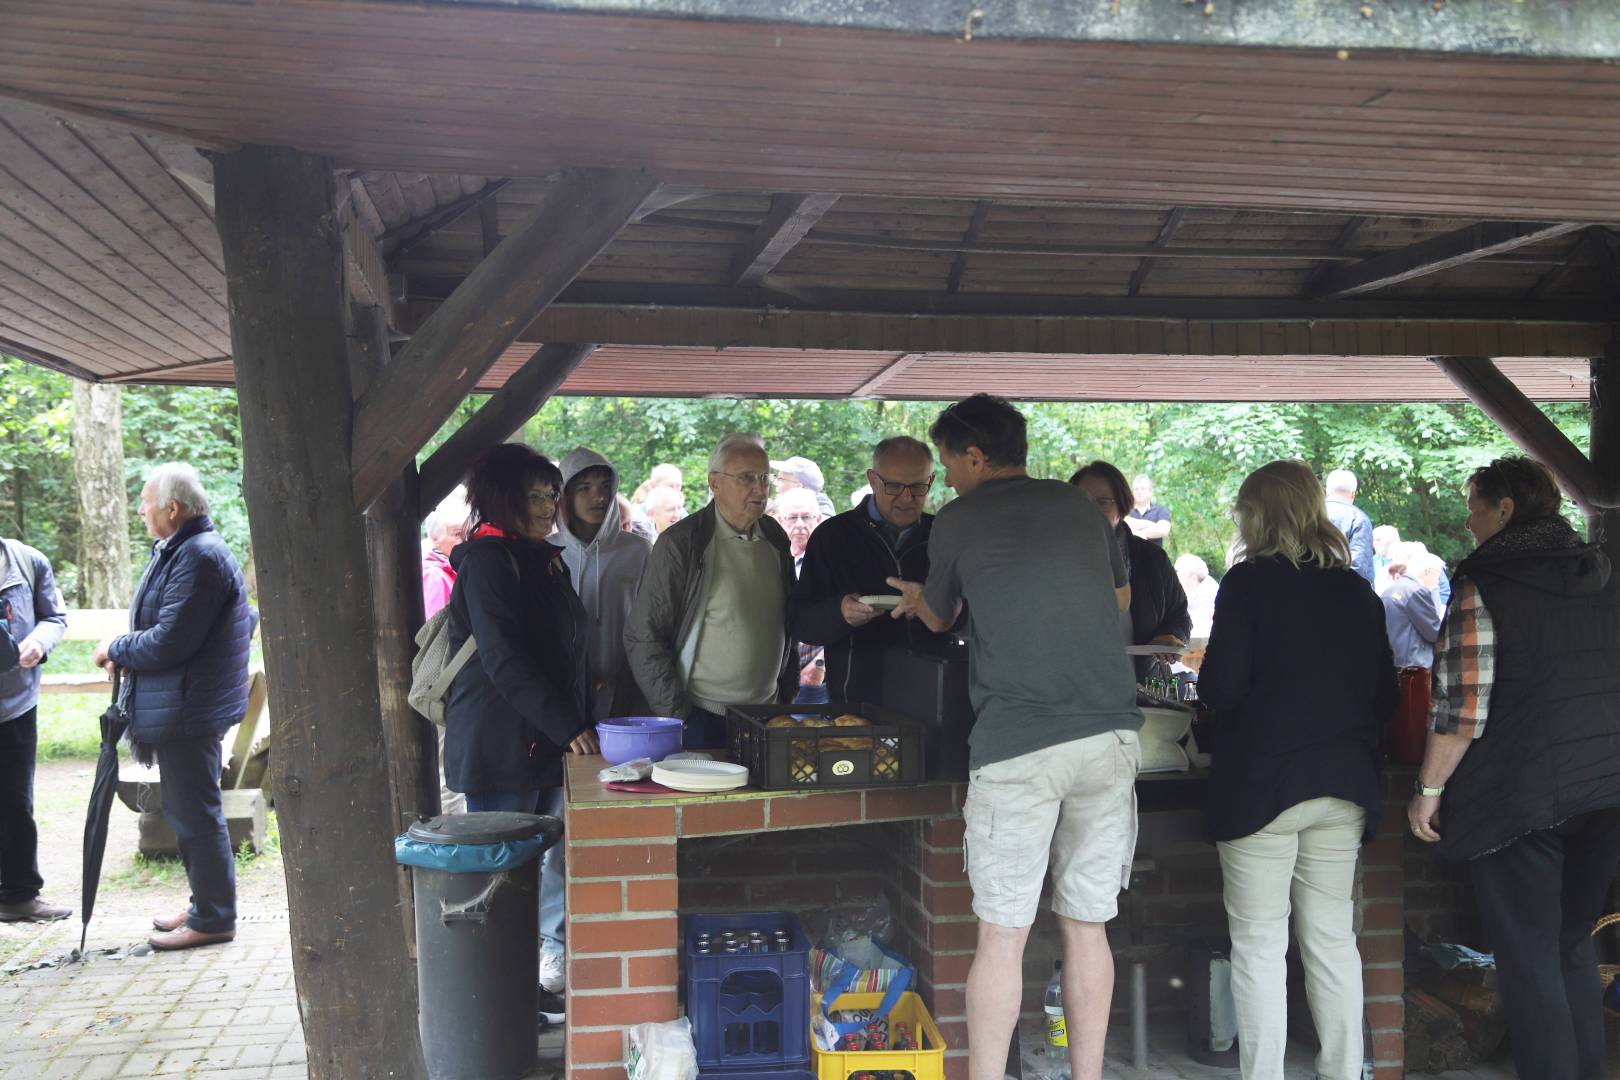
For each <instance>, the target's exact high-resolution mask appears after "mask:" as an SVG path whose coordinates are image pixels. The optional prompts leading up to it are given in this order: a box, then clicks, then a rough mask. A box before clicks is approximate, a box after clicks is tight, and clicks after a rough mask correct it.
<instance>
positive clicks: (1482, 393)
mask: <svg viewBox="0 0 1620 1080" xmlns="http://www.w3.org/2000/svg"><path fill="white" fill-rule="evenodd" d="M1432 359H1433V360H1434V362H1435V363H1436V364H1437V365H1439V367H1440V369H1441V370H1442V371H1444V372H1445V373H1446V376H1447V377H1448V378H1449V379H1451V381H1452V382H1453V383H1455V384H1456V385H1457V388H1458V389H1459V390H1461V391H1462V392H1463V393H1465V394H1467V395H1468V398H1469V400H1470V401H1472V402H1473V403H1474V404H1475V405H1478V406H1479V409H1480V411H1481V412H1483V413H1484V414H1485V415H1486V416H1488V417H1490V418H1491V419H1492V420H1493V421H1494V422H1495V423H1496V426H1497V427H1499V428H1501V429H1502V431H1503V432H1504V433H1506V435H1507V437H1508V438H1509V439H1512V440H1513V444H1514V445H1515V446H1517V447H1519V449H1521V450H1523V451H1524V452H1525V453H1526V454H1529V455H1530V456H1531V457H1533V458H1535V459H1536V460H1537V461H1539V462H1541V463H1542V464H1543V465H1545V466H1547V468H1549V469H1551V470H1552V474H1553V477H1554V478H1555V479H1557V481H1558V486H1559V487H1561V488H1563V489H1564V494H1566V495H1568V496H1569V497H1570V498H1571V499H1573V500H1575V503H1576V505H1578V506H1579V507H1580V508H1581V509H1582V510H1584V511H1586V512H1587V513H1591V512H1592V510H1593V509H1594V507H1596V506H1598V505H1600V504H1601V503H1602V502H1603V501H1604V500H1605V499H1606V498H1607V496H1606V494H1605V492H1606V490H1607V489H1606V488H1605V487H1604V485H1603V483H1602V481H1601V479H1600V477H1599V475H1598V470H1597V469H1595V468H1593V465H1592V462H1591V461H1590V460H1588V459H1587V457H1586V455H1585V454H1583V453H1581V451H1580V448H1579V447H1577V446H1576V445H1575V444H1574V443H1572V442H1570V441H1569V438H1568V437H1567V436H1566V435H1565V434H1564V433H1563V432H1562V431H1560V430H1559V429H1558V425H1557V424H1554V423H1553V422H1552V421H1551V420H1549V419H1548V418H1547V414H1546V413H1544V412H1542V411H1541V410H1540V409H1538V408H1536V405H1535V402H1533V401H1531V400H1530V399H1529V398H1527V397H1525V396H1524V394H1523V393H1522V392H1521V391H1520V390H1519V388H1518V387H1517V386H1514V385H1513V383H1512V381H1511V380H1510V379H1508V377H1507V376H1506V375H1503V374H1502V372H1501V371H1499V370H1498V369H1497V367H1496V365H1495V364H1493V363H1492V362H1491V360H1490V358H1489V357H1486V356H1436V357H1433V358H1432Z"/></svg>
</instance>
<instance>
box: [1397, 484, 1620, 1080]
mask: <svg viewBox="0 0 1620 1080" xmlns="http://www.w3.org/2000/svg"><path fill="white" fill-rule="evenodd" d="M1561 506H1562V497H1561V496H1560V495H1559V492H1558V486H1557V484H1556V483H1555V482H1554V481H1553V478H1552V475H1551V474H1550V473H1549V472H1548V471H1547V470H1546V469H1545V468H1544V467H1542V466H1541V465H1540V464H1538V463H1536V462H1534V461H1531V460H1530V459H1528V458H1524V457H1519V456H1513V457H1504V458H1498V459H1496V460H1495V461H1493V462H1491V463H1490V464H1489V465H1486V466H1485V467H1484V468H1481V469H1478V470H1476V471H1475V472H1474V473H1473V475H1471V476H1470V477H1469V478H1468V521H1467V526H1468V531H1469V532H1470V533H1471V534H1472V535H1473V537H1474V540H1475V542H1476V543H1477V544H1478V546H1477V547H1476V548H1475V549H1474V552H1473V554H1472V555H1470V556H1468V558H1466V559H1464V560H1463V562H1462V565H1460V566H1459V567H1458V568H1457V575H1456V577H1455V578H1453V579H1452V593H1451V606H1450V608H1449V609H1448V611H1447V614H1446V624H1445V627H1444V628H1443V629H1442V630H1441V632H1440V640H1439V641H1438V642H1437V643H1436V648H1435V664H1434V694H1433V702H1434V704H1433V706H1432V709H1431V712H1430V724H1429V727H1430V734H1429V738H1428V745H1427V747H1426V748H1425V751H1424V755H1423V765H1422V767H1421V768H1420V769H1419V771H1418V781H1417V791H1416V793H1415V794H1414V795H1413V797H1412V801H1411V804H1410V805H1409V806H1408V808H1407V820H1408V824H1410V825H1411V828H1412V833H1413V835H1415V836H1417V837H1418V838H1419V839H1421V840H1425V841H1427V842H1429V843H1432V844H1437V845H1439V849H1440V854H1441V855H1442V856H1444V857H1446V858H1449V859H1455V860H1466V861H1467V862H1468V869H1469V876H1470V877H1471V878H1472V879H1473V884H1474V895H1475V897H1476V898H1477V900H1478V903H1479V912H1480V919H1481V922H1482V923H1483V925H1484V929H1485V934H1486V936H1487V937H1488V938H1489V939H1490V943H1491V945H1492V946H1493V948H1494V949H1495V951H1496V965H1497V967H1498V968H1499V969H1500V970H1501V973H1502V979H1501V986H1502V1003H1503V1008H1504V1011H1505V1012H1506V1014H1507V1021H1508V1030H1509V1032H1510V1033H1511V1036H1512V1038H1511V1041H1512V1045H1513V1060H1514V1062H1515V1064H1516V1065H1517V1066H1518V1071H1519V1075H1520V1076H1536V1077H1545V1078H1547V1080H1589V1078H1594V1080H1595V1078H1596V1077H1600V1076H1603V1075H1605V1073H1604V1065H1603V1057H1604V1053H1603V1042H1604V1040H1603V1011H1602V1007H1601V1004H1600V1000H1601V988H1600V984H1599V981H1598V971H1597V957H1596V955H1595V953H1594V950H1593V947H1592V937H1591V935H1592V927H1593V924H1594V923H1595V922H1596V921H1597V918H1598V916H1599V914H1601V913H1602V911H1603V910H1604V908H1603V904H1604V896H1605V893H1606V892H1607V891H1608V887H1609V883H1610V881H1612V880H1613V878H1614V874H1615V868H1616V867H1617V866H1620V585H1617V584H1616V582H1615V579H1614V576H1613V574H1612V573H1611V567H1610V563H1609V559H1608V557H1607V556H1606V555H1604V554H1603V552H1602V551H1600V550H1599V549H1598V547H1597V546H1596V545H1589V544H1584V543H1582V542H1581V540H1580V537H1579V536H1578V535H1577V534H1576V532H1575V530H1574V529H1573V528H1571V527H1570V524H1569V522H1567V521H1565V520H1564V518H1563V517H1562V516H1561V515H1560V513H1559V511H1560V509H1561Z"/></svg>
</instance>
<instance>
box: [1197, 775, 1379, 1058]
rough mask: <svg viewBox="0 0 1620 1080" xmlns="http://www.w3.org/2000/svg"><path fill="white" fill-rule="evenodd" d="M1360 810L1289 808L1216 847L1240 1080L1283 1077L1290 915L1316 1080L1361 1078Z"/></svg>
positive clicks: (1315, 802) (1332, 804)
mask: <svg viewBox="0 0 1620 1080" xmlns="http://www.w3.org/2000/svg"><path fill="white" fill-rule="evenodd" d="M1365 819H1366V812H1365V811H1363V810H1362V808H1361V807H1359V806H1356V805H1355V804H1354V803H1348V802H1345V801H1344V800H1342V799H1312V800H1310V801H1309V802H1303V803H1300V804H1299V805H1297V806H1293V807H1290V808H1289V809H1287V810H1285V811H1283V812H1282V813H1281V814H1279V815H1278V816H1277V818H1276V819H1275V820H1274V821H1272V822H1271V823H1270V824H1268V825H1267V826H1266V827H1265V828H1263V829H1261V830H1260V831H1259V832H1256V833H1253V834H1252V835H1249V836H1245V837H1243V838H1241V839H1238V840H1230V841H1225V842H1223V843H1221V844H1219V845H1217V846H1218V847H1219V849H1220V854H1221V874H1222V876H1223V877H1224V879H1225V901H1226V916H1227V922H1228V924H1229V926H1230V930H1231V935H1232V997H1233V999H1234V1002H1235V1003H1236V1005H1237V1021H1238V1052H1239V1056H1240V1058H1241V1060H1242V1065H1243V1077H1244V1080H1282V1075H1283V1052H1284V1050H1285V1048H1286V1047H1287V1044H1288V966H1287V961H1286V959H1285V958H1286V955H1287V952H1288V916H1289V912H1290V900H1292V905H1291V909H1292V912H1293V915H1294V936H1295V937H1296V938H1297V939H1298V941H1299V951H1300V956H1301V958H1302V959H1303V960H1304V962H1305V991H1306V994H1307V996H1308V997H1309V1000H1310V1006H1311V1017H1312V1018H1313V1019H1314V1020H1315V1021H1316V1031H1317V1035H1318V1036H1319V1037H1320V1038H1321V1040H1322V1050H1321V1053H1319V1054H1318V1055H1317V1057H1316V1073H1317V1075H1318V1076H1319V1077H1320V1078H1321V1080H1360V1077H1361V1061H1362V1040H1361V1011H1362V1002H1361V954H1360V953H1359V952H1357V951H1356V931H1355V898H1354V892H1355V883H1356V856H1357V854H1358V853H1359V852H1360V850H1361V830H1362V826H1363V824H1364V822H1365Z"/></svg>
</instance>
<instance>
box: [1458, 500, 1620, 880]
mask: <svg viewBox="0 0 1620 1080" xmlns="http://www.w3.org/2000/svg"><path fill="white" fill-rule="evenodd" d="M1527 524H1530V525H1532V526H1533V527H1534V528H1535V531H1536V532H1541V533H1544V534H1546V535H1545V539H1547V540H1549V541H1551V542H1552V543H1555V544H1559V545H1560V546H1557V547H1548V546H1545V545H1539V544H1538V545H1537V546H1536V547H1534V548H1531V549H1528V550H1525V549H1521V550H1516V551H1513V550H1503V549H1504V548H1506V547H1509V546H1510V545H1508V544H1494V543H1493V542H1492V541H1490V540H1488V541H1486V542H1485V544H1483V545H1481V546H1480V548H1479V549H1478V550H1477V551H1475V552H1474V554H1473V555H1470V556H1469V557H1468V558H1467V559H1465V560H1464V561H1463V564H1462V565H1461V566H1460V567H1458V570H1457V576H1458V577H1459V578H1465V577H1466V578H1472V579H1473V581H1474V583H1475V584H1476V585H1478V586H1479V591H1480V597H1481V599H1483V600H1484V602H1485V609H1486V610H1487V611H1489V612H1490V615H1491V626H1492V628H1493V629H1494V630H1495V635H1496V655H1495V675H1494V678H1493V679H1492V681H1491V699H1490V711H1489V713H1488V714H1487V715H1486V718H1485V731H1484V733H1483V734H1481V735H1480V737H1479V738H1478V739H1476V740H1475V741H1474V743H1473V745H1471V746H1470V747H1469V748H1468V752H1467V753H1466V754H1464V755H1463V759H1462V761H1461V763H1460V764H1458V766H1457V769H1456V771H1455V772H1454V773H1452V775H1451V778H1450V779H1449V780H1447V781H1446V793H1445V795H1444V797H1443V801H1442V803H1441V806H1440V853H1441V854H1442V855H1444V856H1446V857H1447V858H1452V859H1471V858H1474V857H1476V856H1478V855H1484V854H1487V853H1489V852H1492V851H1495V850H1498V849H1499V848H1502V847H1505V846H1506V845H1508V844H1510V843H1512V842H1513V841H1514V840H1516V839H1518V838H1519V837H1521V836H1523V835H1525V834H1526V833H1531V832H1535V831H1537V830H1540V829H1550V828H1552V827H1553V826H1555V825H1558V824H1560V823H1562V822H1564V821H1567V820H1569V819H1570V818H1572V817H1576V816H1578V815H1580V814H1585V813H1588V812H1591V811H1593V810H1602V809H1605V808H1608V807H1614V806H1620V582H1617V581H1616V580H1615V577H1614V576H1613V575H1612V574H1611V572H1610V565H1609V559H1608V557H1607V556H1606V555H1604V554H1603V552H1602V551H1600V550H1598V548H1597V547H1595V546H1588V545H1585V544H1582V543H1580V541H1579V537H1577V536H1576V534H1575V532H1574V530H1573V529H1571V528H1569V526H1568V525H1567V524H1564V523H1563V522H1562V521H1561V520H1559V519H1550V520H1549V519H1543V521H1542V523H1541V524H1540V525H1539V526H1537V523H1527ZM1512 528H1513V527H1512V526H1509V529H1510V530H1511V529H1512ZM1498 536H1500V537H1502V538H1503V539H1509V540H1511V539H1514V538H1511V537H1507V536H1506V534H1498ZM1494 539H1496V538H1493V540H1494Z"/></svg>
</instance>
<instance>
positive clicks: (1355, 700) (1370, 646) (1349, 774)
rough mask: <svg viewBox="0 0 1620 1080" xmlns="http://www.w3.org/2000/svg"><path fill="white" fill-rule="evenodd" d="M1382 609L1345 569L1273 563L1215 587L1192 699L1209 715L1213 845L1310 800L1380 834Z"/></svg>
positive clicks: (1385, 713)
mask: <svg viewBox="0 0 1620 1080" xmlns="http://www.w3.org/2000/svg"><path fill="white" fill-rule="evenodd" d="M1396 694H1397V691H1396V683H1395V665H1394V661H1393V660H1392V659H1391V656H1390V651H1389V638H1388V637H1387V636H1386V635H1385V633H1384V606H1383V604H1381V603H1379V600H1378V597H1377V596H1375V595H1373V591H1372V586H1371V585H1368V584H1367V582H1366V581H1365V580H1364V579H1362V577H1361V576H1360V575H1359V574H1357V573H1355V572H1354V571H1352V570H1326V569H1322V568H1320V567H1317V566H1312V565H1309V564H1306V565H1303V566H1299V567H1295V566H1293V565H1292V564H1290V563H1289V562H1288V561H1287V560H1286V559H1283V558H1281V557H1280V556H1279V557H1272V558H1266V559H1259V560H1256V561H1253V562H1242V563H1239V564H1238V565H1236V566H1234V567H1233V568H1232V569H1231V570H1230V571H1229V572H1228V573H1227V575H1226V577H1225V578H1223V579H1222V580H1221V591H1220V595H1219V596H1217V597H1216V600H1215V626H1214V629H1213V630H1211V632H1210V637H1209V648H1208V650H1207V651H1206V652H1205V654H1204V663H1203V666H1202V667H1201V669H1200V670H1199V673H1198V696H1199V698H1200V699H1201V700H1202V701H1203V702H1204V704H1206V705H1207V706H1209V707H1210V708H1212V709H1214V710H1215V714H1216V715H1215V730H1216V742H1215V746H1214V756H1215V770H1214V774H1213V775H1212V776H1211V777H1210V783H1209V811H1208V813H1207V815H1206V817H1205V823H1206V827H1207V832H1208V835H1209V839H1211V840H1235V839H1238V838H1239V837H1244V836H1248V835H1250V834H1251V833H1254V832H1256V831H1258V830H1259V829H1261V828H1263V827H1265V825H1266V824H1267V823H1269V822H1270V821H1271V820H1272V819H1273V818H1275V817H1276V816H1277V815H1278V814H1281V813H1282V812H1283V811H1284V810H1287V809H1288V808H1290V807H1292V806H1296V805H1298V804H1299V803H1302V802H1306V801H1308V800H1310V799H1319V798H1328V797H1332V798H1338V799H1344V800H1346V801H1348V802H1353V803H1356V804H1357V805H1359V806H1361V807H1362V808H1363V809H1364V810H1366V811H1367V824H1366V831H1365V833H1364V834H1363V837H1362V839H1363V841H1366V840H1369V839H1371V838H1372V835H1373V833H1374V832H1375V831H1376V830H1377V827H1378V813H1379V807H1380V802H1381V800H1380V798H1379V791H1378V733H1379V730H1380V729H1381V728H1382V727H1383V724H1384V722H1385V721H1386V720H1388V719H1389V716H1390V714H1391V713H1392V712H1393V711H1394V708H1395V701H1396Z"/></svg>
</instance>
